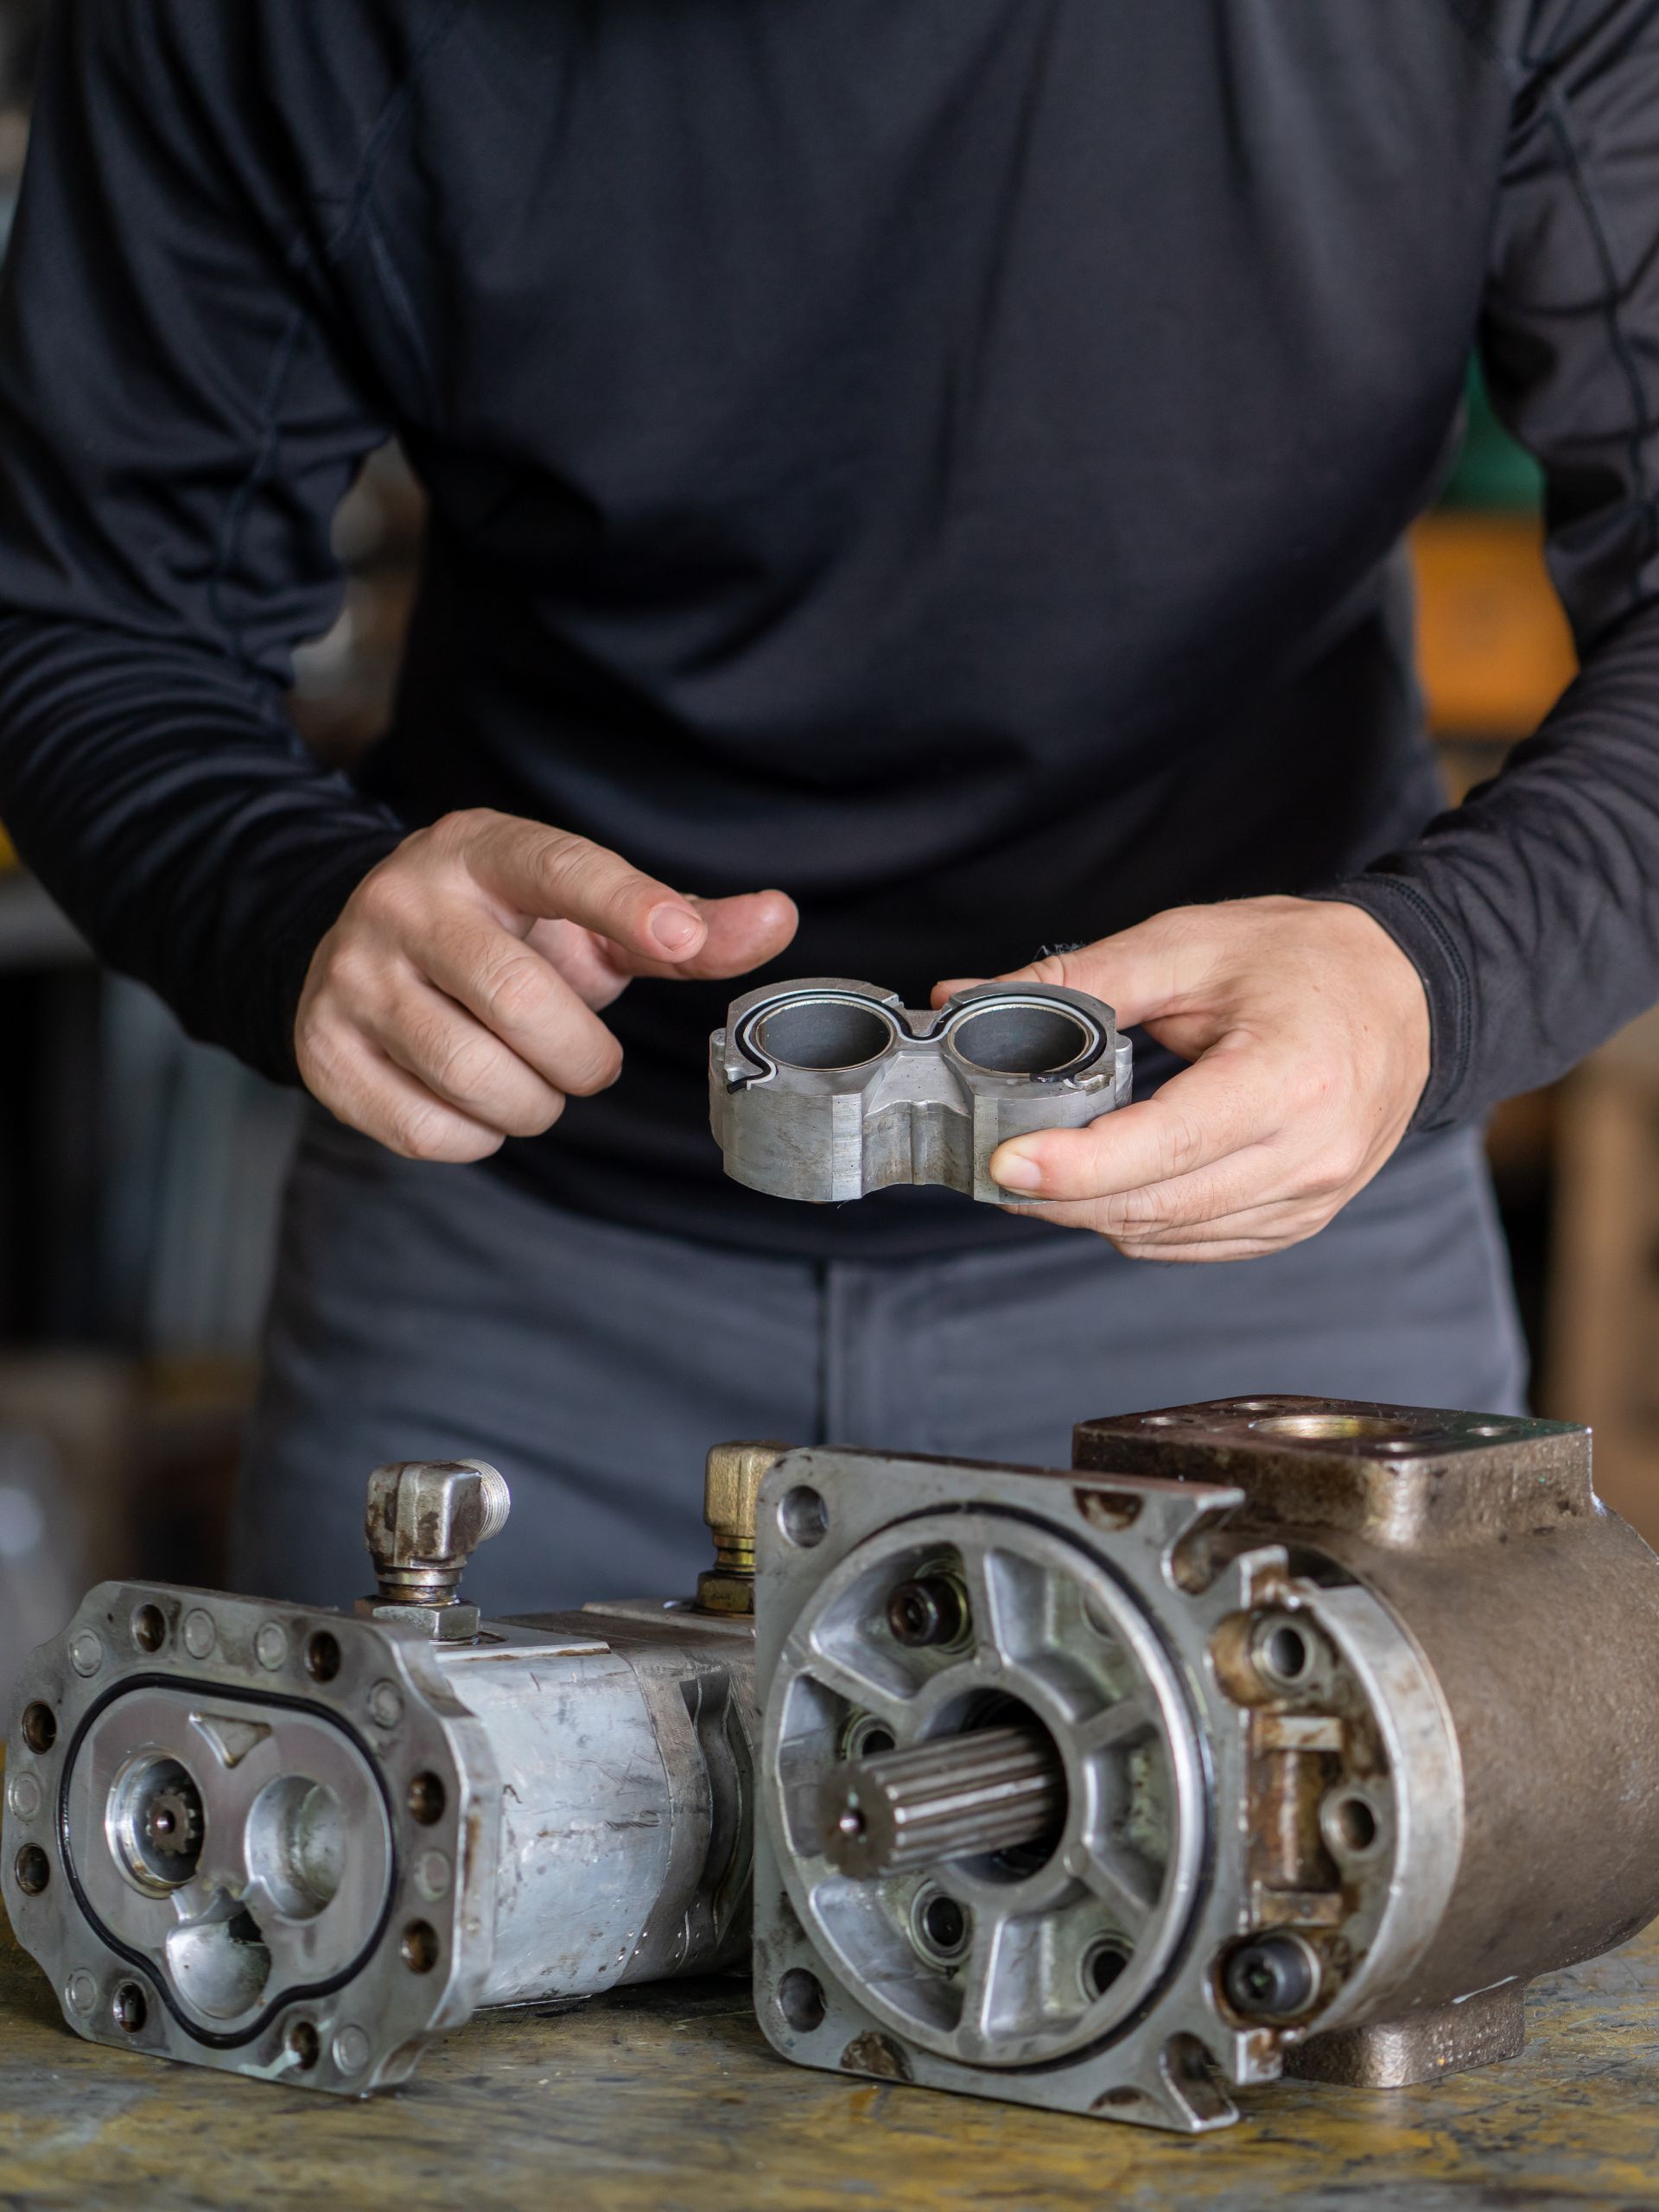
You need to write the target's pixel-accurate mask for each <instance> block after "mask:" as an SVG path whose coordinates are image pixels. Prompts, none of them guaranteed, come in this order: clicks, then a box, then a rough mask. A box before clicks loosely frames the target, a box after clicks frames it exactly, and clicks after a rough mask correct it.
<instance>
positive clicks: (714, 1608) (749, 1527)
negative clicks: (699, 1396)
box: [697, 1442, 790, 1613]
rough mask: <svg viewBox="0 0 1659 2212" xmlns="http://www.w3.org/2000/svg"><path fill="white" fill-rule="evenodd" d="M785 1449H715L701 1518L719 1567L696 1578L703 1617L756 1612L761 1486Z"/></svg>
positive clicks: (704, 1487) (752, 1445)
mask: <svg viewBox="0 0 1659 2212" xmlns="http://www.w3.org/2000/svg"><path fill="white" fill-rule="evenodd" d="M789 1449H790V1446H788V1445H787V1444H779V1443H777V1442H770V1443H737V1444H716V1445H715V1446H712V1447H711V1448H710V1451H709V1459H708V1463H707V1465H706V1466H705V1468H704V1470H703V1478H702V1517H703V1519H704V1520H705V1521H706V1522H708V1524H709V1529H710V1530H711V1531H712V1532H713V1535H714V1539H715V1563H714V1565H713V1566H712V1567H705V1568H704V1569H703V1571H702V1573H701V1574H700V1575H699V1576H698V1577H697V1606H698V1610H699V1611H702V1612H705V1613H752V1612H753V1611H754V1513H755V1503H756V1500H757V1499H758V1498H759V1497H760V1485H761V1484H762V1483H763V1482H764V1481H765V1480H766V1477H767V1476H768V1475H769V1474H770V1473H771V1472H772V1469H773V1468H774V1467H775V1466H776V1465H777V1464H778V1462H779V1459H782V1458H783V1456H784V1454H785V1452H787V1451H788V1450H789Z"/></svg>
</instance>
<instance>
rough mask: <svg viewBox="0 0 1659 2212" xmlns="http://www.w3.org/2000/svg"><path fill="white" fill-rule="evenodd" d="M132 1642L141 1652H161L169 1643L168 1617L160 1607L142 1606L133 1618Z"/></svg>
mask: <svg viewBox="0 0 1659 2212" xmlns="http://www.w3.org/2000/svg"><path fill="white" fill-rule="evenodd" d="M132 1640H133V1642H134V1643H136V1644H137V1647H138V1649H140V1650H141V1651H159V1650H160V1649H161V1648H162V1645H163V1644H164V1643H166V1642H167V1616H166V1615H165V1614H164V1613H163V1612H162V1609H161V1607H160V1606H159V1605H140V1606H139V1608H138V1610H137V1612H136V1613H135V1614H134V1615H133V1617H132Z"/></svg>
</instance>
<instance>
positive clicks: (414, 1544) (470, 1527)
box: [358, 1459, 512, 1642]
mask: <svg viewBox="0 0 1659 2212" xmlns="http://www.w3.org/2000/svg"><path fill="white" fill-rule="evenodd" d="M511 1504H512V1497H511V1495H510V1493H509V1491H508V1490H507V1485H506V1481H505V1477H503V1476H502V1475H500V1474H499V1473H498V1472H497V1471H496V1470H495V1469H494V1468H493V1467H492V1466H489V1465H486V1462H485V1461H483V1460H482V1459H404V1460H400V1461H397V1462H395V1463H393V1464H391V1465H386V1466H384V1467H377V1468H376V1469H375V1471H374V1472H373V1473H372V1475H371V1476H370V1477H369V1494H368V1504H367V1509H366V1510H365V1514H364V1516H363V1534H364V1538H365V1541H366V1542H367V1544H368V1548H369V1556H370V1558H371V1559H372V1560H373V1562H374V1580H375V1595H374V1596H373V1597H372V1598H364V1599H359V1601H358V1611H359V1612H363V1613H367V1614H369V1615H371V1616H372V1617H374V1618H381V1619H385V1618H391V1619H397V1620H403V1621H407V1622H409V1623H410V1624H412V1625H414V1626H416V1627H421V1628H424V1629H425V1630H427V1632H428V1633H429V1635H432V1636H435V1637H441V1638H442V1639H443V1640H444V1641H446V1642H449V1641H457V1640H460V1639H461V1638H464V1637H470V1636H474V1635H476V1633H477V1631H478V1608H477V1606H476V1605H466V1604H463V1603H462V1601H461V1594H460V1592H461V1570H462V1569H463V1567H465V1566H466V1564H467V1560H469V1559H470V1558H471V1557H472V1555H473V1554H474V1552H475V1551H476V1550H477V1548H478V1547H479V1546H480V1544H482V1543H486V1542H487V1541H488V1540H489V1539H490V1537H492V1536H493V1535H499V1532H500V1531H501V1529H504V1528H505V1526H506V1521H507V1512H508V1509H509V1507H510V1506H511Z"/></svg>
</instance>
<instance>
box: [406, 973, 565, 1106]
mask: <svg viewBox="0 0 1659 2212" xmlns="http://www.w3.org/2000/svg"><path fill="white" fill-rule="evenodd" d="M588 1018H589V1019H590V1020H591V1019H592V1017H591V1016H589V1017H588ZM365 1028H366V1030H367V1033H368V1034H369V1037H370V1038H371V1039H372V1042H373V1043H374V1044H376V1045H377V1046H378V1047H379V1049H380V1050H381V1051H382V1052H384V1053H385V1056H386V1058H388V1059H389V1060H391V1062H392V1063H393V1065H395V1066H397V1067H400V1068H402V1069H403V1070H404V1072H405V1074H408V1075H411V1076H413V1077H415V1079H416V1082H417V1083H419V1084H422V1085H423V1087H424V1088H425V1089H426V1090H429V1091H430V1092H431V1093H432V1095H433V1096H434V1097H435V1098H437V1099H439V1100H441V1101H442V1103H443V1104H445V1105H446V1106H449V1107H452V1108H454V1109H455V1110H456V1111H457V1112H459V1113H461V1114H464V1115H465V1116H467V1118H468V1119H469V1120H471V1121H474V1122H479V1123H480V1124H481V1125H482V1126H483V1127H484V1128H489V1129H495V1130H499V1132H500V1133H501V1134H502V1135H505V1136H510V1137H531V1136H539V1135H541V1133H542V1131H543V1129H546V1128H551V1127H552V1125H553V1123H554V1122H556V1121H557V1119H558V1117H559V1116H560V1114H561V1113H562V1112H563V1108H564V1099H563V1095H562V1093H561V1091H560V1090H558V1089H556V1087H555V1086H554V1085H553V1084H550V1083H548V1082H546V1081H544V1080H543V1077H541V1076H540V1075H538V1074H537V1071H535V1069H534V1068H531V1067H529V1066H527V1065H525V1063H524V1061H523V1060H521V1059H520V1058H519V1057H518V1054H517V1053H516V1052H514V1051H513V1050H512V1047H511V1046H508V1045H505V1044H504V1043H503V1042H502V1040H501V1039H500V1038H499V1037H497V1036H495V1035H493V1033H492V1032H491V1031H489V1030H488V1029H486V1027H484V1025H483V1023H482V1022H481V1021H477V1020H474V1018H473V1016H472V1015H471V1014H469V1013H467V1009H466V1008H465V1007H461V1006H457V1005H456V1003H455V1001H454V1000H453V999H451V998H447V997H446V996H445V995H444V994H443V993H442V991H436V990H434V989H433V988H432V987H431V985H430V984H429V983H427V982H421V981H419V980H417V979H416V978H414V977H413V976H411V977H410V980H409V982H407V983H406V984H404V985H403V986H402V987H401V988H395V989H392V990H390V991H389V992H388V993H387V995H386V1000H385V1005H384V1007H383V1008H382V1009H381V1010H379V1011H378V1012H377V1014H375V1015H374V1016H373V1017H372V1019H371V1020H369V1021H368V1022H366V1023H365Z"/></svg>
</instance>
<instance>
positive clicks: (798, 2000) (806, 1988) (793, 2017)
mask: <svg viewBox="0 0 1659 2212" xmlns="http://www.w3.org/2000/svg"><path fill="white" fill-rule="evenodd" d="M778 2010H779V2012H781V2013H782V2014H783V2016H784V2024H785V2026H786V2027H791V2028H793V2030H794V2031H795V2032H796V2034H797V2035H798V2036H810V2034H811V2032H812V2031H813V2029H814V2028H821V2027H822V2026H823V2016H824V2014H825V2012H828V2010H829V2007H828V2005H826V2004H825V2003H824V2001H823V1983H822V1982H821V1981H820V1980H818V1977H817V1974H809V1973H808V1972H807V1970H806V1968H805V1967H791V1968H790V1969H789V1972H788V1973H787V1974H785V1975H784V1977H783V1979H782V1980H780V1981H779V1984H778Z"/></svg>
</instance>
